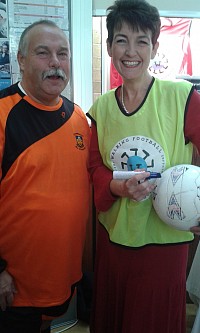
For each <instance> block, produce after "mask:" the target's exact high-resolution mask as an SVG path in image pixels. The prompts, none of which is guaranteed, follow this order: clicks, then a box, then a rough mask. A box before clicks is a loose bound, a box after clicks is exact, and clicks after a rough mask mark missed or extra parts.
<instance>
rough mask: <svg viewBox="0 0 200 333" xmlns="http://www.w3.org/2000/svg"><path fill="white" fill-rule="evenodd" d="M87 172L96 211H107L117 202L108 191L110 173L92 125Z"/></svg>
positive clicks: (94, 127)
mask: <svg viewBox="0 0 200 333" xmlns="http://www.w3.org/2000/svg"><path fill="white" fill-rule="evenodd" d="M89 155H90V157H89V172H90V175H91V179H92V182H93V185H94V202H95V206H96V208H97V210H98V211H106V210H108V209H109V208H110V207H111V206H112V204H113V203H114V202H115V201H116V200H117V198H116V197H115V196H113V195H112V193H111V191H110V182H111V180H112V171H111V170H109V169H108V168H107V167H106V166H105V165H104V164H103V160H102V157H101V154H100V151H99V145H98V137H97V129H96V125H95V124H94V123H92V136H91V143H90V154H89Z"/></svg>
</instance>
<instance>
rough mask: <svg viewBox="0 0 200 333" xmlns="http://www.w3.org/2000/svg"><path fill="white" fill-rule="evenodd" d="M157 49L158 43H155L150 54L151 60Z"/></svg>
mask: <svg viewBox="0 0 200 333" xmlns="http://www.w3.org/2000/svg"><path fill="white" fill-rule="evenodd" d="M158 47H159V42H156V44H155V45H154V47H153V49H152V52H151V59H154V58H155V56H156V53H157V51H158Z"/></svg>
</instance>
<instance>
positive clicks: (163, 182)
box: [152, 164, 200, 230]
mask: <svg viewBox="0 0 200 333" xmlns="http://www.w3.org/2000/svg"><path fill="white" fill-rule="evenodd" d="M155 185H156V187H155V189H154V191H153V193H152V199H153V206H154V209H155V211H156V213H157V214H158V216H159V217H160V219H161V220H162V221H164V222H165V223H167V224H168V225H170V226H172V227H174V228H176V229H179V230H189V229H190V228H191V227H194V226H197V225H199V222H198V219H199V218H200V167H198V166H195V165H190V164H180V165H176V166H174V167H171V168H169V169H167V170H165V171H164V172H163V173H162V174H161V178H159V179H157V180H156V182H155Z"/></svg>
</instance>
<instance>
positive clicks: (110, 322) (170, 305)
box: [90, 225, 188, 333]
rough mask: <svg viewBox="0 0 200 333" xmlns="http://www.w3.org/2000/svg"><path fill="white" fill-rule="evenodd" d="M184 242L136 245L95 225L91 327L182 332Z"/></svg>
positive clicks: (95, 332) (97, 332)
mask: <svg viewBox="0 0 200 333" xmlns="http://www.w3.org/2000/svg"><path fill="white" fill-rule="evenodd" d="M187 255H188V244H179V245H177V244H176V245H165V246H163V245H162V246H160V245H151V246H146V247H143V248H139V249H133V248H125V247H123V246H120V245H116V244H114V243H111V242H110V241H109V238H108V233H107V231H106V230H105V229H104V227H103V226H101V225H99V228H98V240H97V252H96V263H95V281H94V297H93V307H92V314H91V327H90V332H91V333H185V332H186V266H187Z"/></svg>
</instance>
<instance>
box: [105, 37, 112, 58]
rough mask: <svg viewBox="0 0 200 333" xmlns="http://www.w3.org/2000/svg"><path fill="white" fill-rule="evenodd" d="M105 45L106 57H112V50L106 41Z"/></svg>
mask: <svg viewBox="0 0 200 333" xmlns="http://www.w3.org/2000/svg"><path fill="white" fill-rule="evenodd" d="M106 45H107V52H108V55H109V56H110V57H112V48H111V45H110V43H109V41H108V39H107V40H106Z"/></svg>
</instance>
